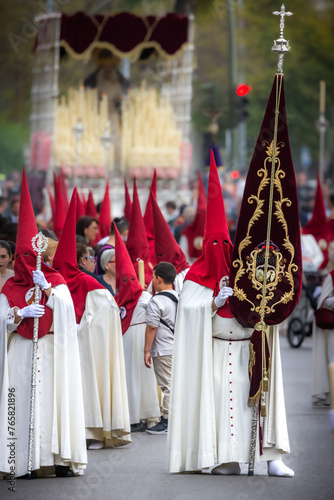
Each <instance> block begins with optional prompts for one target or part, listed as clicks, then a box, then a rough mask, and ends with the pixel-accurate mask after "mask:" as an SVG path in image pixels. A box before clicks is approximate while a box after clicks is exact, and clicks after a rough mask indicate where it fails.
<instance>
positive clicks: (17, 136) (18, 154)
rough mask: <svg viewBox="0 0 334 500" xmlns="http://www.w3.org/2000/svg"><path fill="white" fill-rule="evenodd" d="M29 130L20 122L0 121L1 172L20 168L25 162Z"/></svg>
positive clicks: (4, 172)
mask: <svg viewBox="0 0 334 500" xmlns="http://www.w3.org/2000/svg"><path fill="white" fill-rule="evenodd" d="M28 136H29V132H28V130H27V128H24V127H23V126H22V125H21V124H20V123H13V122H8V121H5V120H1V121H0V151H1V155H0V172H1V174H7V173H9V172H11V171H12V170H20V169H21V168H22V167H23V164H24V158H23V146H24V144H25V143H26V142H27V139H28Z"/></svg>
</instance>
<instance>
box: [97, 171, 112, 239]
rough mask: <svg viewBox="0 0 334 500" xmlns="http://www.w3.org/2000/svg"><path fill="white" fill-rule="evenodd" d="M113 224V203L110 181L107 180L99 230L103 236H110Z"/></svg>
mask: <svg viewBox="0 0 334 500" xmlns="http://www.w3.org/2000/svg"><path fill="white" fill-rule="evenodd" d="M110 226H111V203H110V197H109V181H107V184H106V189H105V192H104V197H103V200H102V203H101V208H100V217H99V231H100V235H101V238H104V237H105V236H109V234H110Z"/></svg>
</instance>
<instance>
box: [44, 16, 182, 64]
mask: <svg viewBox="0 0 334 500" xmlns="http://www.w3.org/2000/svg"><path fill="white" fill-rule="evenodd" d="M188 23H189V19H188V17H187V16H183V15H177V14H172V13H171V14H166V15H165V16H164V17H158V16H143V17H141V16H136V15H135V14H131V13H129V12H120V13H117V14H114V15H112V16H104V15H101V14H97V15H95V16H91V17H90V16H88V15H87V14H85V13H84V12H76V13H75V14H72V15H67V14H62V15H61V29H60V45H61V46H62V47H64V48H65V50H66V52H67V53H69V54H70V55H71V56H72V57H76V58H80V59H83V58H87V56H89V55H90V54H91V53H92V51H93V49H95V48H100V49H101V48H102V49H108V50H110V51H111V52H112V53H113V54H114V55H116V56H118V57H121V58H122V57H131V59H132V61H133V60H137V59H138V58H139V57H140V56H141V54H142V52H143V51H144V50H145V49H154V50H156V51H157V52H158V54H159V55H160V56H162V57H165V58H169V57H174V56H176V55H177V54H178V52H179V51H180V50H182V48H183V45H184V44H185V43H187V41H188ZM37 45H38V36H37V38H36V41H35V48H36V46H37Z"/></svg>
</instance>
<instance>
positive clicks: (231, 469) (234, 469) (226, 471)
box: [211, 462, 241, 476]
mask: <svg viewBox="0 0 334 500" xmlns="http://www.w3.org/2000/svg"><path fill="white" fill-rule="evenodd" d="M240 472H241V469H240V465H239V463H238V462H229V463H226V464H220V465H217V467H214V468H213V469H212V471H211V474H214V475H215V474H221V475H223V476H228V475H237V474H240Z"/></svg>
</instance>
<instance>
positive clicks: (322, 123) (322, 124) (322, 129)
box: [316, 80, 328, 182]
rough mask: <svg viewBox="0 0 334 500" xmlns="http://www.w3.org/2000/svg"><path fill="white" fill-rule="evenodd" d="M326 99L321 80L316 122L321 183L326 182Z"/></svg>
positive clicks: (323, 83) (324, 87)
mask: <svg viewBox="0 0 334 500" xmlns="http://www.w3.org/2000/svg"><path fill="white" fill-rule="evenodd" d="M325 98H326V82H324V80H320V103H319V120H317V121H316V127H317V130H318V132H319V177H320V181H321V182H324V180H325V134H326V130H327V127H328V121H327V120H326V118H325Z"/></svg>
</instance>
